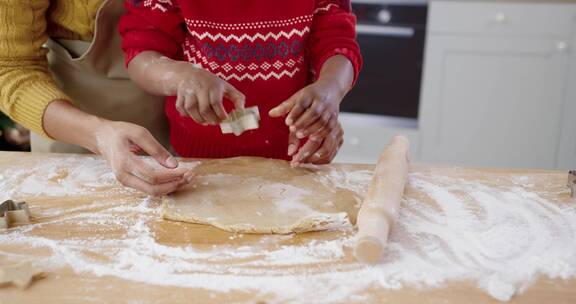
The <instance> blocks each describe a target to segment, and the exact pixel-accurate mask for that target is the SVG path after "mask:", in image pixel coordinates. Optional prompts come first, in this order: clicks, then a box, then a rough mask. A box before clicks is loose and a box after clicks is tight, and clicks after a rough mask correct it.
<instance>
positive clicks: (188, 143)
mask: <svg viewBox="0 0 576 304" xmlns="http://www.w3.org/2000/svg"><path fill="white" fill-rule="evenodd" d="M126 8H127V12H126V14H125V15H124V16H123V17H122V19H121V21H120V28H119V30H120V33H121V35H122V37H123V41H122V48H123V50H124V52H125V54H126V64H128V63H129V62H130V60H131V59H132V58H134V57H135V56H136V55H138V54H139V53H140V52H142V51H146V50H153V51H157V52H159V53H162V54H163V55H165V56H167V57H169V58H172V59H176V60H183V61H188V62H191V63H193V64H195V65H197V66H200V67H202V68H204V69H206V70H208V71H210V72H212V73H213V74H215V75H217V76H218V77H220V78H222V79H224V80H226V81H228V82H229V83H230V84H232V85H233V86H234V87H236V88H237V89H238V90H240V91H241V92H242V93H244V94H245V95H246V106H247V107H250V106H254V105H257V106H258V107H259V109H260V114H261V122H260V128H259V129H257V130H253V131H248V132H245V133H244V134H242V135H241V136H238V137H236V136H234V135H232V134H226V135H223V134H222V133H221V132H220V129H219V127H218V126H202V125H200V124H197V123H196V122H194V121H193V120H192V119H191V118H189V117H182V116H180V114H179V113H178V112H177V111H176V108H175V97H168V98H167V100H166V106H165V110H166V115H167V116H168V119H169V121H170V142H171V144H172V146H173V148H174V149H175V150H176V152H177V153H178V154H179V155H180V156H185V157H198V158H223V157H234V156H263V157H270V158H278V159H287V158H288V156H287V149H288V134H289V130H288V127H287V126H286V125H285V123H284V119H282V118H275V119H273V118H271V117H269V116H268V111H269V110H270V109H272V108H274V107H275V106H277V105H278V104H280V103H281V102H283V101H284V100H286V99H288V98H289V97H290V96H291V95H293V94H294V93H296V92H297V91H298V90H300V89H302V88H303V87H305V86H306V85H308V84H309V83H311V82H312V81H313V80H314V75H318V74H319V72H320V69H321V67H322V65H323V63H324V62H325V61H326V60H327V59H328V58H330V57H331V56H334V55H337V54H341V55H344V56H346V57H347V58H348V59H349V60H350V62H352V65H353V66H354V70H355V78H356V77H357V75H358V72H359V70H360V67H361V65H362V58H361V55H360V50H359V47H358V44H357V42H356V39H355V36H356V35H355V23H356V18H355V16H354V15H353V14H352V13H351V11H350V3H349V1H348V0H339V1H338V0H290V1H272V0H227V1H208V0H194V1H192V0H188V1H184V0H129V1H127V4H126ZM224 104H225V108H226V110H227V111H230V110H231V108H232V106H231V103H230V102H228V101H225V102H224Z"/></svg>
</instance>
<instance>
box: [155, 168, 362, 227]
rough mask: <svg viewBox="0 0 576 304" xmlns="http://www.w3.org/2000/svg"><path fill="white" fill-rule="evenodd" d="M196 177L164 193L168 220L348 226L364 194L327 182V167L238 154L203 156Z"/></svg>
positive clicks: (219, 224) (233, 224)
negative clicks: (297, 165)
mask: <svg viewBox="0 0 576 304" xmlns="http://www.w3.org/2000/svg"><path fill="white" fill-rule="evenodd" d="M194 172H195V173H196V177H195V180H194V181H193V182H192V183H191V184H189V185H187V186H185V187H183V188H182V189H180V190H179V191H178V192H176V193H174V194H173V195H171V196H167V197H165V198H164V204H163V209H164V210H163V216H164V218H165V219H168V220H175V221H183V222H190V223H198V224H206V225H212V226H215V227H218V228H220V229H224V230H227V231H232V232H241V233H279V234H287V233H293V232H307V231H318V230H326V229H336V228H342V227H350V225H351V224H354V223H353V222H352V223H351V221H350V219H354V221H355V219H356V215H357V211H358V204H359V203H360V201H361V198H360V197H358V195H357V194H356V193H354V192H352V191H350V190H347V189H342V188H338V187H336V186H334V185H333V184H331V183H330V182H327V179H326V177H325V175H326V174H327V173H326V170H322V169H310V168H291V167H290V164H289V163H288V162H287V161H282V160H273V159H264V158H253V157H238V158H230V159H221V160H209V161H204V162H202V163H201V164H199V165H198V166H197V167H195V168H194Z"/></svg>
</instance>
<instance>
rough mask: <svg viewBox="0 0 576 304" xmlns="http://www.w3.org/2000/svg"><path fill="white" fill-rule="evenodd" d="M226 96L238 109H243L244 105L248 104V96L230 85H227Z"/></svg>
mask: <svg viewBox="0 0 576 304" xmlns="http://www.w3.org/2000/svg"><path fill="white" fill-rule="evenodd" d="M224 96H225V97H226V98H228V99H229V100H230V101H232V103H233V104H234V107H235V108H236V109H243V108H244V104H246V96H245V95H244V94H242V92H240V91H238V89H236V88H235V87H234V86H233V85H231V84H229V83H227V86H226V90H225V91H224Z"/></svg>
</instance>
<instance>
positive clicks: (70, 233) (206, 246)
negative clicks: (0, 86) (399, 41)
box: [0, 153, 576, 303]
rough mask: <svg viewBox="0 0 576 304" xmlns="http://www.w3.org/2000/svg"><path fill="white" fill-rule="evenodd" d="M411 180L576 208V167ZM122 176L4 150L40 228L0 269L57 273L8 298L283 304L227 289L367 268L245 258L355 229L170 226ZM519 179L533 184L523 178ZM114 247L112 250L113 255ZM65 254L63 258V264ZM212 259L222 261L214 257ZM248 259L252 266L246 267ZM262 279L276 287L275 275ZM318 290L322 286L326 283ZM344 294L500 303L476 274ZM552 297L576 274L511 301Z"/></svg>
mask: <svg viewBox="0 0 576 304" xmlns="http://www.w3.org/2000/svg"><path fill="white" fill-rule="evenodd" d="M331 166H332V167H333V168H339V169H342V170H347V171H350V172H352V171H358V170H367V169H371V168H372V166H370V165H331ZM26 168H28V169H26ZM411 176H412V177H411V178H420V177H422V178H427V177H435V178H440V179H441V178H453V179H454V181H458V182H462V183H464V182H465V183H477V184H478V185H483V186H486V187H508V186H509V187H524V188H523V189H526V191H531V192H532V193H537V194H538V195H541V196H542V197H545V198H546V199H547V200H549V201H552V202H554V204H557V205H562V206H567V205H569V204H573V203H571V202H570V198H569V195H568V189H567V187H566V186H565V185H566V173H565V172H560V171H540V170H512V169H510V170H508V169H472V168H450V167H431V166H422V165H415V166H413V168H412V173H411ZM112 178H113V176H112V175H111V172H110V171H109V170H108V169H107V168H106V167H105V165H104V163H103V161H101V160H100V159H98V158H95V157H86V156H70V155H58V154H23V153H0V185H2V186H0V188H2V189H1V190H3V191H4V193H2V195H4V196H6V195H9V196H10V197H14V198H20V199H24V200H26V201H27V202H28V203H29V205H30V210H31V214H32V217H33V222H32V224H30V225H26V226H22V227H17V228H11V229H10V230H7V231H0V239H3V240H4V241H0V265H5V264H7V263H12V262H14V261H15V260H19V259H30V258H33V259H35V260H36V261H38V263H40V264H41V265H44V267H45V268H46V277H45V278H44V279H41V280H38V281H36V282H35V283H34V284H33V285H32V286H31V287H30V288H29V289H27V290H19V289H16V288H14V287H4V288H2V289H0V303H40V302H41V303H79V302H91V303H116V302H123V303H190V302H195V303H208V302H215V303H222V302H249V303H266V302H268V301H274V299H276V300H277V298H275V295H274V294H272V293H268V292H267V290H261V291H260V292H258V291H257V290H242V289H240V290H238V289H235V288H228V289H229V290H227V286H228V285H230V286H232V285H234V284H238V286H242V284H245V283H246V282H249V281H251V280H254V281H256V280H258V277H259V275H258V273H261V272H262V273H267V274H269V272H272V271H276V272H274V273H276V274H278V275H280V276H282V275H288V274H292V275H295V276H296V277H297V278H300V279H302V280H307V277H310V276H313V275H314V274H316V273H325V272H326V271H327V269H341V270H334V271H335V272H338V271H349V270H350V268H354V269H356V268H358V267H361V266H359V265H358V264H357V263H356V262H355V261H354V260H353V258H352V257H351V255H350V252H349V251H344V253H343V255H342V256H340V255H335V256H329V255H328V256H327V257H326V256H325V257H324V258H323V259H322V260H321V261H319V262H313V261H312V262H310V261H308V262H306V261H304V262H306V263H304V265H296V264H290V263H282V262H279V261H280V260H278V257H277V256H274V255H270V256H258V255H247V254H246V252H251V251H250V250H252V249H254V248H257V247H258V246H261V248H262V250H264V251H265V250H272V249H270V248H276V249H278V248H284V249H286V250H287V248H290V250H291V251H282V252H283V253H284V254H286V253H287V252H289V254H287V255H286V256H285V258H286V259H287V260H288V261H290V257H292V258H293V259H295V256H297V255H298V254H299V252H300V251H298V248H300V247H298V246H300V245H303V244H309V245H310V244H312V245H311V246H312V248H316V247H315V246H317V245H319V244H322V242H324V241H325V242H330V241H335V240H339V239H342V238H346V237H349V236H350V235H351V233H352V232H350V231H327V232H318V233H306V234H302V235H293V236H268V235H248V234H245V235H238V234H231V233H228V232H225V231H221V230H218V229H215V228H211V227H208V226H202V225H192V224H184V223H178V222H169V221H164V220H162V219H161V216H160V214H159V213H158V212H157V209H158V208H159V206H160V199H159V198H147V197H146V196H144V195H142V194H140V193H137V192H135V191H132V190H128V189H124V188H123V187H121V186H119V185H117V184H114V183H113V181H112V180H111V179H112ZM518 181H522V182H521V183H520V184H519V183H518ZM521 184H522V185H521ZM406 198H407V199H418V200H419V201H422V202H428V203H430V204H432V202H431V199H430V198H427V197H426V195H425V194H424V193H422V191H420V189H419V188H418V187H415V186H413V185H409V186H408V188H407V190H406ZM81 246H84V247H82V248H85V249H86V252H83V251H81V250H78V248H79V247H81ZM91 248H92V249H94V248H96V249H97V250H96V249H94V250H92V249H91ZM214 248H228V249H229V250H231V251H230V252H235V253H236V255H235V256H232V257H226V258H224V257H222V256H220V255H217V256H214V257H212V258H207V257H206V256H205V255H203V254H204V252H208V251H210V250H214ZM317 249H318V250H321V248H317ZM107 251H110V252H111V254H109V255H106V254H103V253H106V252H107ZM242 253H244V254H242ZM301 254H309V253H301ZM116 255H117V256H116ZM156 255H157V256H158V260H154V261H153V260H146V259H143V258H142V257H153V256H156ZM56 256H59V257H62V258H58V259H57V258H55V257H56ZM187 256H189V257H191V258H192V259H194V261H187V262H186V263H185V265H186V267H182V268H181V269H179V268H178V266H177V264H174V263H175V262H174V263H172V262H173V261H174V260H185V259H186V257H187ZM116 258H118V261H121V262H120V263H119V264H115V265H116V266H115V268H114V269H112V268H107V267H106V265H107V264H106V263H107V260H108V259H114V260H115V259H116ZM141 258H142V259H141ZM140 260H141V261H140ZM136 261H140V262H139V263H143V265H144V266H145V267H144V268H145V269H148V268H149V269H151V272H150V273H151V274H154V273H157V274H158V275H157V276H156V277H154V276H153V275H148V277H146V275H143V274H140V275H139V276H137V275H134V276H133V273H132V272H130V269H134V268H135V267H137V266H136ZM170 261H172V262H170ZM215 261H216V262H215ZM212 262H214V264H210V263H212ZM157 263H161V264H157ZM246 263H248V264H249V265H250V267H243V265H245V264H246ZM138 265H140V264H138ZM158 265H172V266H173V267H175V268H174V269H172V270H170V271H172V272H173V273H170V274H169V275H168V274H166V273H165V271H167V270H165V269H160V268H161V267H164V266H158ZM206 265H212V266H211V267H212V268H202V267H200V266H206ZM155 267H159V268H158V269H156V268H155ZM122 269H126V271H125V272H124V271H123V270H122ZM358 269H361V268H358ZM152 270H153V271H152ZM179 271H181V272H183V273H186V272H192V273H193V274H194V275H201V274H205V277H202V278H204V279H203V280H205V281H204V282H198V284H200V285H201V286H206V285H210V284H213V285H211V286H213V287H212V289H205V288H198V287H195V286H196V285H194V284H195V283H193V282H192V281H190V280H177V279H175V280H171V279H170V278H177V277H176V275H178V274H179ZM242 271H243V272H242ZM278 271H279V272H278ZM247 273H248V274H254V275H253V276H251V275H247ZM208 274H210V275H208ZM298 274H301V276H298ZM164 276H166V277H164ZM351 278H353V277H351ZM169 279H170V280H169ZM234 279H237V280H234ZM354 280H356V279H354ZM208 281H210V282H208ZM296 281H298V280H295V281H294V282H292V281H287V282H289V283H290V282H291V283H290V284H288V285H287V286H285V289H286V292H289V291H291V290H292V289H293V288H295V287H294V286H299V285H294V286H292V283H294V284H296V283H295V282H296ZM227 284H228V285H227ZM262 284H263V286H267V285H265V282H262ZM326 284H328V283H326ZM200 285H198V286H200ZM346 285H349V284H343V285H342V287H346ZM230 286H228V287H230ZM319 286H322V285H319ZM232 287H233V286H232ZM297 291H298V290H297V289H296V294H298V293H297ZM318 292H319V293H321V290H319V291H318ZM335 292H336V291H335ZM335 294H339V293H335ZM335 296H336V295H335ZM313 299H314V298H310V296H307V298H300V300H301V301H304V302H306V301H310V300H313ZM326 299H327V298H324V300H326ZM341 301H346V302H363V303H365V302H370V301H377V302H380V303H382V302H389V303H424V302H434V303H440V302H441V303H491V302H496V300H494V299H493V298H492V297H490V296H488V295H487V294H486V293H485V292H483V291H482V290H480V289H478V288H477V287H475V284H474V283H472V282H465V281H451V282H446V283H444V284H440V286H439V287H437V288H428V287H413V286H404V287H403V288H399V289H390V288H381V287H377V286H367V287H366V288H365V289H363V290H358V291H356V292H355V293H354V294H351V295H350V294H348V295H342V297H340V296H338V297H337V298H335V299H332V301H329V302H341ZM312 302H315V301H312ZM543 302H546V303H574V302H576V280H575V279H570V280H561V279H550V278H546V277H539V278H537V279H536V281H535V282H534V283H533V284H531V285H530V286H529V287H528V288H527V289H526V291H525V292H523V293H522V294H520V295H517V296H515V297H513V298H512V303H543Z"/></svg>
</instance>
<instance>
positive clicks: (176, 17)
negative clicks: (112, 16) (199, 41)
mask: <svg viewBox="0 0 576 304" xmlns="http://www.w3.org/2000/svg"><path fill="white" fill-rule="evenodd" d="M184 26H185V23H184V18H183V17H182V14H181V13H180V9H179V7H178V4H177V3H176V0H146V1H143V0H128V1H126V14H125V15H124V16H123V17H122V18H121V19H120V24H119V31H120V35H121V36H122V49H123V50H124V53H125V54H126V65H128V63H129V62H130V61H131V60H132V59H133V58H134V57H136V55H138V54H139V53H141V52H143V51H156V52H159V53H161V54H163V55H164V56H166V57H169V58H173V59H175V58H177V57H179V56H180V55H181V45H182V42H183V41H184V38H185V36H184V29H185V28H184Z"/></svg>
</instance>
